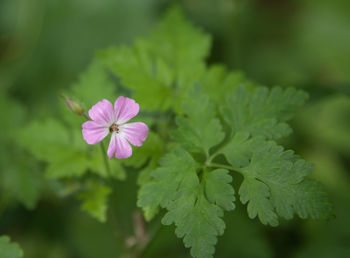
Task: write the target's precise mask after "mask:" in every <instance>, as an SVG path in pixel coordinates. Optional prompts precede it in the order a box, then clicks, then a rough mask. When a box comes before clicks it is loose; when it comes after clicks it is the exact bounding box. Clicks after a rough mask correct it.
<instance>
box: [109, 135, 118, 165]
mask: <svg viewBox="0 0 350 258" xmlns="http://www.w3.org/2000/svg"><path fill="white" fill-rule="evenodd" d="M116 134H117V133H116V132H113V133H112V136H111V140H110V141H109V145H108V150H107V155H108V157H109V158H110V159H111V158H113V156H114V154H115V153H116V144H115V137H116Z"/></svg>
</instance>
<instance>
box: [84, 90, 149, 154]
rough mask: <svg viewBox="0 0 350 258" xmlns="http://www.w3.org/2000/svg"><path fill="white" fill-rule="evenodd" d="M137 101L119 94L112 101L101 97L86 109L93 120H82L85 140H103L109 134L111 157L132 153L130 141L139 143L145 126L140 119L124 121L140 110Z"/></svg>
mask: <svg viewBox="0 0 350 258" xmlns="http://www.w3.org/2000/svg"><path fill="white" fill-rule="evenodd" d="M139 109H140V107H139V104H137V103H136V102H135V100H133V99H129V98H126V97H123V96H120V97H119V98H118V99H117V100H116V101H115V103H114V108H113V105H112V103H111V102H109V101H108V100H106V99H104V100H102V101H99V102H98V103H97V104H95V105H94V106H93V107H92V108H91V109H90V110H89V116H90V118H91V119H92V121H87V122H85V123H83V125H82V128H83V137H84V140H85V141H86V142H87V143H88V144H96V143H98V142H100V141H102V140H103V139H104V138H105V137H106V136H107V135H108V134H109V133H111V134H112V136H111V140H110V142H109V146H108V151H107V155H108V157H109V158H110V159H111V158H113V156H114V155H115V157H116V158H117V159H125V158H129V157H130V156H131V154H132V149H131V146H130V143H131V144H132V145H134V146H141V145H142V143H143V142H144V141H145V140H146V138H147V134H148V127H147V125H146V124H144V123H141V122H135V123H126V122H128V121H129V120H130V119H131V118H133V117H134V116H136V115H137V114H138V113H139Z"/></svg>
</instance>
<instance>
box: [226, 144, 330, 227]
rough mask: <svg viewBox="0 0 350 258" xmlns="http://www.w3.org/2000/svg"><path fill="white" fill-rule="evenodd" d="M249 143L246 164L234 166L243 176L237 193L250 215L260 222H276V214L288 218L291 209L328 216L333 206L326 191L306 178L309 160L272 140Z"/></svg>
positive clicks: (308, 172)
mask: <svg viewBox="0 0 350 258" xmlns="http://www.w3.org/2000/svg"><path fill="white" fill-rule="evenodd" d="M247 142H248V141H247ZM247 142H246V143H247ZM251 146H254V149H252V150H251V153H252V155H251V157H250V162H249V164H248V165H247V166H244V167H243V168H236V170H238V171H240V172H241V173H242V174H243V176H244V180H243V183H242V185H241V187H240V189H239V194H240V199H241V201H242V203H243V204H246V203H247V204H248V206H247V209H248V215H249V217H250V218H255V217H256V216H258V217H259V219H260V221H261V222H262V223H263V224H270V225H272V226H277V225H278V216H280V217H283V218H285V219H291V218H292V217H293V214H294V213H297V214H298V215H299V216H300V217H301V218H306V217H311V218H316V219H318V218H327V217H329V215H330V213H331V210H332V207H331V205H330V203H329V200H328V198H327V195H326V194H325V193H324V192H323V190H322V188H321V187H320V185H319V184H318V183H316V182H314V181H311V180H309V179H305V177H306V176H308V175H310V173H311V171H312V170H313V166H312V164H310V163H307V162H306V161H304V160H302V159H300V158H299V157H298V156H296V155H295V154H294V153H293V152H292V151H290V150H287V151H285V150H283V148H282V147H281V146H278V145H276V143H274V142H264V141H260V144H259V145H251ZM228 160H229V159H228ZM233 160H235V159H233ZM235 165H237V164H235Z"/></svg>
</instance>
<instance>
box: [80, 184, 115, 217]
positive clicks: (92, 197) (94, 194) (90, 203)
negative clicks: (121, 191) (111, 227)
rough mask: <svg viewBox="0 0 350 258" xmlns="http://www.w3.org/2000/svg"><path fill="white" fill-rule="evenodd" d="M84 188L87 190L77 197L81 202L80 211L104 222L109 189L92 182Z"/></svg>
mask: <svg viewBox="0 0 350 258" xmlns="http://www.w3.org/2000/svg"><path fill="white" fill-rule="evenodd" d="M86 186H87V188H88V189H87V190H85V191H83V192H81V193H80V194H79V195H78V199H79V200H81V201H82V204H81V209H82V210H83V211H86V212H87V213H89V214H90V215H91V216H92V217H94V218H96V219H97V220H98V221H100V222H105V221H106V213H107V207H108V205H107V201H108V196H109V195H110V193H111V192H112V190H111V188H110V187H108V186H105V185H101V184H99V183H97V182H93V181H91V182H89V183H88V184H87V185H86Z"/></svg>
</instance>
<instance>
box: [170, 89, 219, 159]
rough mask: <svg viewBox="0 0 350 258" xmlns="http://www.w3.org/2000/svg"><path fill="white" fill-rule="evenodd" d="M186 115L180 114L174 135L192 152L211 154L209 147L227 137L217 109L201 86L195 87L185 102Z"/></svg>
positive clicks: (176, 139) (177, 140)
mask: <svg viewBox="0 0 350 258" xmlns="http://www.w3.org/2000/svg"><path fill="white" fill-rule="evenodd" d="M183 111H184V115H185V116H178V117H177V118H176V123H177V125H178V129H177V130H175V131H173V132H172V137H173V139H175V141H176V142H178V143H180V144H181V145H182V146H183V147H184V148H185V149H187V150H188V151H190V152H198V153H204V154H207V155H208V154H209V149H210V148H211V147H213V146H215V145H217V144H219V143H220V142H221V141H222V140H223V139H224V137H225V135H224V133H223V131H222V126H221V124H220V121H219V119H217V118H216V109H215V106H214V105H213V103H211V102H210V101H209V97H208V96H207V95H204V94H203V93H202V90H201V88H200V87H199V86H196V87H193V88H192V89H191V90H190V92H189V94H188V98H187V99H186V101H184V103H183Z"/></svg>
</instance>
